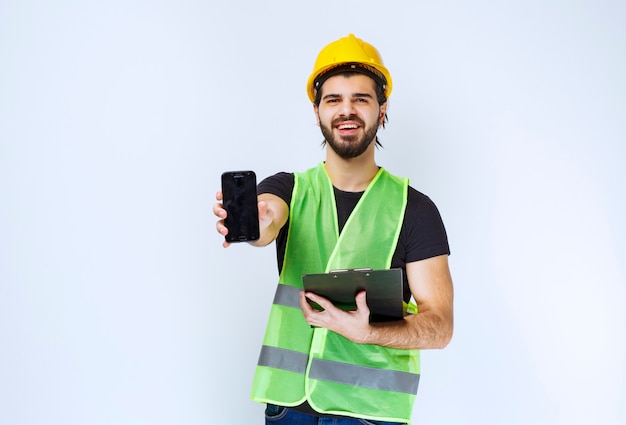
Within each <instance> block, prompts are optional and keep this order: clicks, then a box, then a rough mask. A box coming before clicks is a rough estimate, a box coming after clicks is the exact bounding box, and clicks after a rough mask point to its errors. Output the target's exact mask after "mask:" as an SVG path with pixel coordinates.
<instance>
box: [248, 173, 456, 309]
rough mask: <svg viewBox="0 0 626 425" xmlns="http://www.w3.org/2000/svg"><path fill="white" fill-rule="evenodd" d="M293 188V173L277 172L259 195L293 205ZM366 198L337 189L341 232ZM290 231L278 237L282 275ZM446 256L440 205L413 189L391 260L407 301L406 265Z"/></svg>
mask: <svg viewBox="0 0 626 425" xmlns="http://www.w3.org/2000/svg"><path fill="white" fill-rule="evenodd" d="M293 186H294V175H293V173H277V174H274V175H273V176H270V177H267V178H266V179H264V180H263V181H261V182H260V183H259V185H258V193H259V194H262V193H271V194H272V195H276V196H278V197H279V198H281V199H282V200H283V201H285V202H286V203H287V205H290V204H291V195H292V192H293ZM362 195H363V192H344V191H342V190H339V189H337V188H335V201H336V205H337V219H338V221H339V223H338V224H339V232H341V230H342V229H343V226H344V224H345V223H346V221H347V219H348V217H349V216H350V213H352V211H353V210H354V207H355V206H356V204H357V203H358V202H359V199H360V198H361V196H362ZM288 230H289V223H286V224H285V226H283V228H282V229H281V230H280V232H279V234H278V237H277V238H276V255H277V260H278V271H279V273H280V271H281V270H282V267H283V260H284V257H285V246H286V243H287V233H288ZM444 254H448V255H449V254H450V248H449V245H448V237H447V235H446V229H445V227H444V225H443V221H442V220H441V215H440V214H439V210H438V209H437V206H436V205H435V204H434V203H433V201H431V199H430V198H429V197H428V196H426V195H424V194H423V193H421V192H418V191H417V190H415V189H414V188H412V187H410V186H409V192H408V200H407V206H406V211H405V213H404V221H403V222H402V228H401V229H400V237H399V239H398V245H397V246H396V250H395V252H394V254H393V257H392V260H391V268H402V270H403V275H404V298H405V301H408V300H409V298H410V297H411V292H410V290H409V285H408V280H407V277H406V263H411V262H413V261H419V260H424V259H427V258H431V257H436V256H438V255H444Z"/></svg>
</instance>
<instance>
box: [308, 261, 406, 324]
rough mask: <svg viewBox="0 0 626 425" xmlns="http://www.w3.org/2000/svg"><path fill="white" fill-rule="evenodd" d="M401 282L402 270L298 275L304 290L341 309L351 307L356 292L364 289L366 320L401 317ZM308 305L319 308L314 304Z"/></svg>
mask: <svg viewBox="0 0 626 425" xmlns="http://www.w3.org/2000/svg"><path fill="white" fill-rule="evenodd" d="M402 282H403V279H402V269H388V270H371V269H350V270H334V271H331V272H330V273H318V274H305V275H302V284H303V286H304V290H305V291H307V292H313V293H314V294H317V295H319V296H322V297H324V298H327V299H328V300H330V301H331V302H332V303H333V304H334V305H335V306H337V307H338V308H341V309H343V310H355V309H356V301H355V296H356V294H357V293H359V292H361V291H366V298H367V306H368V307H369V309H370V322H384V321H389V320H399V319H402V317H403V316H404V308H403V304H402V300H403V297H402V292H403V290H402V286H403V283H402ZM310 304H311V305H312V306H313V307H314V308H316V309H318V310H321V307H320V306H319V305H317V304H316V303H313V302H310Z"/></svg>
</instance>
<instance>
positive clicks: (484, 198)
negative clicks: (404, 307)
mask: <svg viewBox="0 0 626 425" xmlns="http://www.w3.org/2000/svg"><path fill="white" fill-rule="evenodd" d="M396 3H397V4H396ZM400 3H402V5H400ZM625 22H626V4H625V3H624V2H623V1H619V0H614V1H610V0H595V1H593V2H592V1H584V0H583V1H575V2H572V1H557V0H548V1H531V0H527V1H521V0H518V1H509V2H498V1H485V0H483V1H474V2H466V1H460V0H457V1H454V0H451V1H440V2H414V3H411V2H408V3H407V2H393V1H389V2H374V1H343V2H334V1H317V2H308V3H302V2H296V1H286V0H276V1H266V2H257V1H251V0H244V1H239V2H218V1H166V0H164V1H145V0H144V1H141V0H130V1H128V0H126V1H109V2H104V1H103V2H89V1H69V0H60V1H56V2H46V1H37V0H30V1H29V0H20V1H17V0H15V1H7V0H0V423H2V424H11V425H18V424H43V423H46V424H93V425H98V424H117V425H120V424H190V425H191V424H219V423H235V424H254V423H256V424H260V423H263V418H262V410H263V407H262V406H261V405H259V404H256V403H254V402H252V401H250V400H249V392H250V385H251V380H252V375H253V371H254V366H255V363H256V360H257V356H258V351H259V346H260V343H261V340H262V337H263V332H264V328H265V323H266V319H267V314H268V311H269V306H270V303H271V299H272V296H273V291H274V286H275V283H276V279H277V276H276V275H277V273H276V265H275V253H274V248H273V246H271V247H268V248H265V249H257V248H252V247H250V246H247V245H237V246H233V247H232V248H230V249H227V250H224V249H223V248H222V247H221V238H220V237H219V236H218V235H217V233H216V232H215V219H214V217H213V216H212V213H211V206H212V204H213V202H214V194H215V191H216V190H217V189H218V187H219V176H220V174H221V172H222V171H224V170H228V169H248V168H249V169H253V170H255V171H256V172H257V174H258V176H259V178H263V177H266V176H268V175H270V174H273V173H275V172H277V171H294V170H304V169H306V168H308V167H310V166H313V165H316V164H317V163H318V162H319V161H321V160H322V159H323V156H324V153H323V150H322V149H321V148H320V142H321V140H322V138H321V134H320V133H319V129H318V128H317V127H316V126H315V119H314V116H313V113H312V108H311V106H310V104H309V101H308V99H307V97H306V93H305V81H306V79H307V77H308V75H309V72H310V71H311V69H312V65H313V62H314V59H315V56H316V55H317V53H318V51H319V50H320V49H321V48H322V47H323V46H324V45H325V44H327V43H328V42H330V41H333V40H335V39H337V38H339V37H343V36H346V35H347V34H348V33H355V34H356V35H357V36H358V37H361V38H363V39H365V40H367V41H369V42H371V43H372V44H374V45H375V46H376V47H377V48H378V49H379V50H380V52H381V53H382V55H383V58H384V60H385V63H386V65H387V66H388V67H389V69H390V70H391V73H392V76H393V82H394V92H393V94H392V96H391V99H390V110H389V117H390V122H389V124H388V127H387V129H386V130H384V131H383V132H382V134H381V135H380V137H381V140H382V142H383V144H384V146H385V148H384V149H383V150H381V151H379V153H378V162H379V164H380V165H383V166H385V167H386V168H387V169H389V170H390V171H391V172H393V173H394V174H397V175H400V176H406V177H409V178H410V179H411V183H412V185H413V186H414V187H416V188H417V189H418V190H420V191H422V192H424V193H426V194H427V195H429V196H430V197H431V198H432V199H433V200H434V201H435V202H436V203H437V205H438V206H439V208H440V212H441V214H442V216H443V218H444V221H445V224H446V227H447V230H448V235H449V239H450V244H451V249H452V256H451V258H450V262H451V268H452V273H453V278H454V281H455V289H456V299H455V312H456V317H455V319H456V327H455V335H454V338H453V341H452V342H451V343H450V345H449V346H448V347H447V348H446V349H445V350H443V351H424V352H423V355H422V380H421V383H420V391H419V395H418V401H417V403H416V406H415V410H414V416H413V419H414V423H416V424H420V423H428V424H458V423H480V424H507V425H510V424H528V423H533V424H568V425H570V424H589V423H601V424H605V425H610V424H623V423H626V407H625V406H626V382H625V381H626V379H625V377H626V371H625V369H624V361H625V359H626V338H625V333H626V332H625V330H626V315H625V313H624V303H625V301H626V288H625V276H624V273H625V270H624V264H625V261H624V260H625V259H626V255H625V254H626V241H625V233H626V232H625V230H626V229H625V225H624V217H626V190H625V189H624V183H625V182H626V172H625V171H624V168H625V167H624V165H623V162H624V159H626V148H625V146H626V78H625V77H624V76H626V48H625V46H626V25H625V24H624V23H625Z"/></svg>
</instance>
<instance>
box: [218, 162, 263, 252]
mask: <svg viewBox="0 0 626 425" xmlns="http://www.w3.org/2000/svg"><path fill="white" fill-rule="evenodd" d="M222 194H223V200H222V204H223V205H224V209H225V210H226V213H227V216H226V219H225V220H224V224H225V225H226V227H227V228H228V234H227V235H226V241H227V242H248V241H256V240H258V239H259V210H258V204H257V202H258V201H257V192H256V174H255V173H254V171H227V172H224V173H223V174H222Z"/></svg>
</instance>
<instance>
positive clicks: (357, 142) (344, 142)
mask: <svg viewBox="0 0 626 425" xmlns="http://www.w3.org/2000/svg"><path fill="white" fill-rule="evenodd" d="M344 121H355V122H357V123H358V124H359V125H360V126H361V128H364V129H365V133H363V137H361V138H360V139H359V136H358V135H352V136H337V137H335V136H334V134H333V130H332V129H333V128H335V127H336V126H337V125H339V123H341V122H344ZM320 128H321V129H322V134H323V135H324V139H325V142H326V143H328V144H329V145H330V147H331V149H332V150H333V151H335V153H336V154H337V155H339V156H340V157H341V158H343V159H350V158H356V157H357V156H359V155H361V154H362V153H363V152H365V151H366V150H367V148H368V147H369V145H370V144H371V143H372V142H373V141H374V140H375V138H376V132H377V131H378V127H376V126H375V125H374V126H372V127H370V128H366V127H365V123H364V122H363V121H362V120H361V119H359V118H357V117H355V116H350V117H348V118H347V119H346V118H338V119H335V120H334V121H333V122H332V123H331V127H328V126H326V125H324V124H322V123H320Z"/></svg>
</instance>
